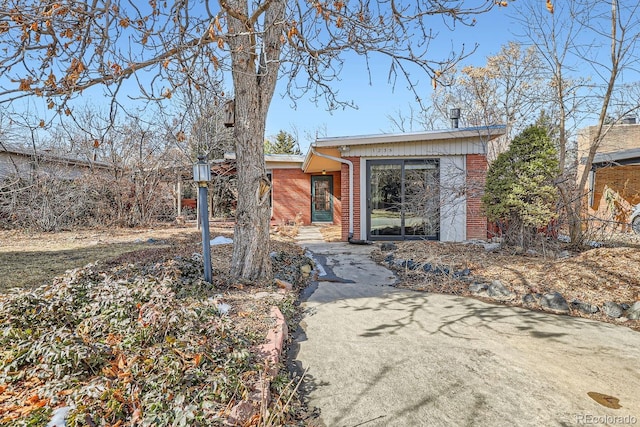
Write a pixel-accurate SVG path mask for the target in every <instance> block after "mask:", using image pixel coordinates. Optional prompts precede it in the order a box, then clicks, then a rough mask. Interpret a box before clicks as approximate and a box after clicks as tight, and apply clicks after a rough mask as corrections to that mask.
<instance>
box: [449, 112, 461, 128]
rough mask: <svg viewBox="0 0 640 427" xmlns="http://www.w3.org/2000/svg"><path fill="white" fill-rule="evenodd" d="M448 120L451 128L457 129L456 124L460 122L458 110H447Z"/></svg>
mask: <svg viewBox="0 0 640 427" xmlns="http://www.w3.org/2000/svg"><path fill="white" fill-rule="evenodd" d="M449 118H450V119H451V127H452V128H454V129H458V122H459V121H460V109H459V108H452V109H450V110H449Z"/></svg>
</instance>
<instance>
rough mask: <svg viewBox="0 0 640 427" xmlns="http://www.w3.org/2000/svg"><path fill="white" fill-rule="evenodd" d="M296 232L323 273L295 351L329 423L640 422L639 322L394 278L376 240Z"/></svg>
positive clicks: (311, 396) (311, 398) (311, 397)
mask: <svg viewBox="0 0 640 427" xmlns="http://www.w3.org/2000/svg"><path fill="white" fill-rule="evenodd" d="M299 243H300V244H301V245H303V246H305V247H307V248H308V249H309V250H310V251H311V252H312V253H313V254H314V257H315V259H316V261H319V262H320V263H321V264H322V266H323V269H324V273H325V274H324V275H323V276H321V277H320V278H319V281H318V283H317V284H315V285H314V286H312V287H311V288H310V290H309V292H308V294H307V296H306V301H305V302H304V304H303V305H304V310H305V316H304V319H303V322H302V324H301V327H302V329H303V333H300V334H299V336H298V337H297V338H296V345H295V346H294V352H295V350H297V354H295V355H294V359H295V363H296V364H298V366H299V368H300V369H303V370H304V369H307V375H306V381H305V382H304V391H305V392H306V393H307V398H308V402H309V405H310V406H312V407H317V408H319V409H320V411H321V420H322V422H323V423H324V424H325V425H326V426H330V427H333V426H514V425H518V426H570V425H625V424H626V425H640V333H637V332H634V331H632V330H630V329H628V328H624V327H618V326H614V325H610V324H605V323H599V322H594V321H589V320H583V319H578V318H571V317H567V316H558V315H552V314H544V313H540V312H535V311H528V310H523V309H518V308H512V307H505V306H501V305H492V304H486V303H483V302H480V301H477V300H474V299H469V298H461V297H456V296H449V295H437V294H428V293H417V292H411V291H403V290H398V289H395V288H393V287H391V286H390V285H391V284H393V283H394V281H395V280H396V279H395V277H394V276H393V274H392V272H390V271H389V270H387V269H386V268H384V267H382V266H379V265H377V264H375V263H373V262H372V261H371V260H370V258H369V252H370V250H371V249H372V247H371V246H358V245H348V244H345V243H324V242H322V241H321V239H320V237H319V235H318V233H317V230H315V229H313V228H309V229H304V230H303V232H302V233H301V235H300V237H299ZM590 392H591V393H592V394H593V393H600V394H603V395H606V396H611V397H614V398H616V399H618V401H619V405H620V406H621V407H620V408H618V409H613V408H610V407H607V406H604V405H603V404H601V403H598V402H597V401H596V400H594V398H592V397H590V396H589V394H588V393H590ZM594 396H595V397H596V398H598V396H597V395H594ZM600 400H601V401H602V402H603V403H605V404H607V405H609V406H616V405H610V403H609V402H612V403H615V402H616V400H615V399H604V400H603V398H601V399H600Z"/></svg>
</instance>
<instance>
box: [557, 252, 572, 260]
mask: <svg viewBox="0 0 640 427" xmlns="http://www.w3.org/2000/svg"><path fill="white" fill-rule="evenodd" d="M570 256H571V252H569V251H560V253H558V259H564V258H569V257H570Z"/></svg>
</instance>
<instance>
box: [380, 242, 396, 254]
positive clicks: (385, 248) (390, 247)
mask: <svg viewBox="0 0 640 427" xmlns="http://www.w3.org/2000/svg"><path fill="white" fill-rule="evenodd" d="M396 249H398V246H396V244H395V243H391V242H385V243H382V244H381V245H380V250H381V251H382V252H388V251H395V250H396Z"/></svg>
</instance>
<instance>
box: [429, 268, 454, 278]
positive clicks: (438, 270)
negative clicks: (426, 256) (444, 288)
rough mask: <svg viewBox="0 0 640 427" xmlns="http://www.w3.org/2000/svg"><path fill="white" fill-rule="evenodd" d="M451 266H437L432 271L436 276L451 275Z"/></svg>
mask: <svg viewBox="0 0 640 427" xmlns="http://www.w3.org/2000/svg"><path fill="white" fill-rule="evenodd" d="M449 271H450V270H449V267H444V266H442V267H435V268H434V269H432V270H431V272H432V273H433V274H435V275H436V276H438V275H441V276H448V275H449Z"/></svg>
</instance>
